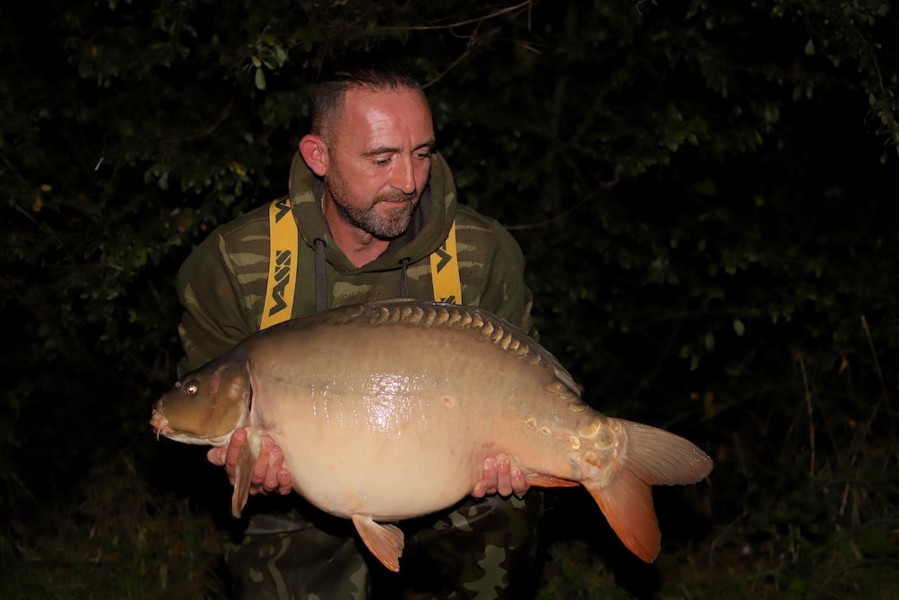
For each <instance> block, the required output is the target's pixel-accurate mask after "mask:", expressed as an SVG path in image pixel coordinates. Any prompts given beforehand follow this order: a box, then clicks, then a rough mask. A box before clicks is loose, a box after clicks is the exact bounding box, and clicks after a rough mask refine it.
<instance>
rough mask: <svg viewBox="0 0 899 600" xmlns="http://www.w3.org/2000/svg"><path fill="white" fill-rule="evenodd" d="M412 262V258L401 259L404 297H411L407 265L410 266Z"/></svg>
mask: <svg viewBox="0 0 899 600" xmlns="http://www.w3.org/2000/svg"><path fill="white" fill-rule="evenodd" d="M410 262H412V259H411V258H404V259H403V260H401V261H400V266H402V267H403V270H402V273H401V274H400V296H401V297H403V298H408V297H409V277H408V275H407V274H406V267H408V266H409V263H410Z"/></svg>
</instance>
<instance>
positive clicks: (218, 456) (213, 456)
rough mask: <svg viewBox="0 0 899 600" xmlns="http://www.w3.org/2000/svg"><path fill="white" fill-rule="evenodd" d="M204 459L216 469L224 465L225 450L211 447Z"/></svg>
mask: <svg viewBox="0 0 899 600" xmlns="http://www.w3.org/2000/svg"><path fill="white" fill-rule="evenodd" d="M206 459H207V460H208V461H209V462H211V463H212V464H214V465H215V466H217V467H222V466H224V465H225V449H224V448H218V447H216V446H213V447H212V448H210V449H209V452H207V453H206Z"/></svg>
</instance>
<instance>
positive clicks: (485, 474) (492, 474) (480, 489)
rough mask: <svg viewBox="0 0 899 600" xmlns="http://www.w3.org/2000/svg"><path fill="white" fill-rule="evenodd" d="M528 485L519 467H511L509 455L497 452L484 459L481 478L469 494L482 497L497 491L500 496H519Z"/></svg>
mask: <svg viewBox="0 0 899 600" xmlns="http://www.w3.org/2000/svg"><path fill="white" fill-rule="evenodd" d="M529 487H530V486H528V482H527V481H526V480H525V478H524V473H522V472H521V469H517V468H514V467H512V463H511V462H510V461H509V457H508V456H506V455H505V454H497V455H496V456H488V457H487V458H486V459H484V467H483V469H481V478H480V479H478V482H477V483H476V484H475V486H474V489H473V490H471V495H472V496H474V497H475V498H483V497H484V496H486V495H488V494H497V493H498V494H499V495H500V496H510V495H512V494H515V495H516V496H518V497H519V498H520V497H521V496H524V495H525V493H526V492H527V491H528V488H529Z"/></svg>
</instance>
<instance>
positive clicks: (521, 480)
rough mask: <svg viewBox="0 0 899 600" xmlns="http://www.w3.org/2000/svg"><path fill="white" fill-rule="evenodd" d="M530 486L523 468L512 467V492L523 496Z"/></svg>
mask: <svg viewBox="0 0 899 600" xmlns="http://www.w3.org/2000/svg"><path fill="white" fill-rule="evenodd" d="M528 489H530V486H529V485H528V482H527V479H525V476H524V473H523V472H522V470H521V469H516V468H514V467H513V468H512V492H513V493H514V494H515V495H516V496H518V497H519V498H521V497H522V496H524V495H525V494H526V493H527V492H528Z"/></svg>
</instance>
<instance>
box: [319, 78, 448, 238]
mask: <svg viewBox="0 0 899 600" xmlns="http://www.w3.org/2000/svg"><path fill="white" fill-rule="evenodd" d="M328 142H329V144H328V157H329V163H328V170H327V172H326V173H325V176H324V182H325V192H326V194H327V197H328V199H330V200H331V201H332V202H333V204H334V206H335V207H336V208H337V211H338V213H339V214H340V216H341V218H342V219H343V221H344V222H346V223H347V224H349V225H351V226H352V227H355V228H357V229H361V230H362V231H365V232H366V233H368V234H370V235H373V236H375V237H376V238H379V239H382V240H389V239H393V238H395V237H398V236H399V235H401V234H402V233H403V232H404V231H405V230H406V228H407V227H409V223H410V221H411V219H412V213H413V212H414V211H415V208H416V206H418V201H419V200H420V199H421V195H422V193H423V192H424V189H425V186H427V183H428V178H429V177H430V173H431V153H432V151H433V148H434V126H433V124H432V122H431V110H430V108H429V107H428V103H427V101H426V100H425V98H424V95H423V94H422V93H421V92H420V91H418V90H413V89H407V88H401V89H396V90H394V89H384V90H377V91H374V90H368V89H359V88H352V89H350V90H348V91H347V92H346V95H345V98H344V106H343V109H342V110H340V111H339V112H338V115H337V118H336V119H335V120H334V123H333V125H332V130H331V134H330V136H329V137H328Z"/></svg>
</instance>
